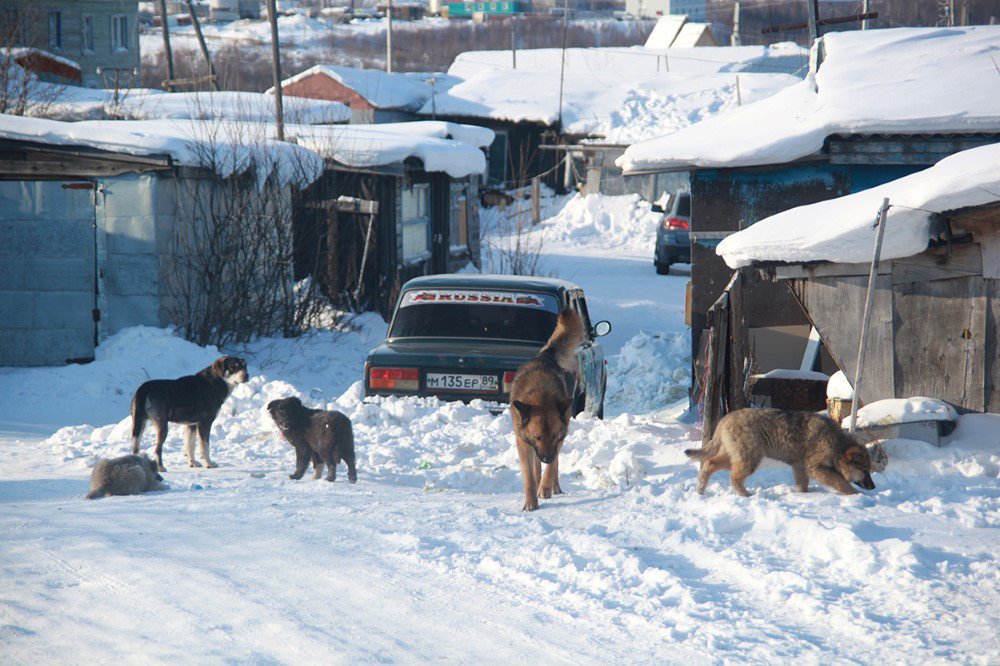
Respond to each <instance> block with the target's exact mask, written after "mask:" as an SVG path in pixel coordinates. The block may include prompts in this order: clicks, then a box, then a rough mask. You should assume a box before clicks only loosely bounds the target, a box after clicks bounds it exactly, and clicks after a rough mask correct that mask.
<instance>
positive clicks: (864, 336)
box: [851, 197, 889, 433]
mask: <svg viewBox="0 0 1000 666" xmlns="http://www.w3.org/2000/svg"><path fill="white" fill-rule="evenodd" d="M888 211H889V198H888V197H886V198H885V199H882V208H881V210H879V213H878V221H877V222H876V226H877V227H878V230H877V232H876V234H875V250H874V251H873V252H872V266H871V270H870V271H869V273H868V298H867V299H866V300H865V315H864V317H863V318H862V320H861V339H860V340H858V359H857V362H856V364H855V366H854V397H853V398H851V432H852V433H853V432H855V431H856V430H857V429H858V399H859V397H860V395H861V377H862V375H861V365H862V363H863V362H864V360H865V347H866V346H867V344H868V322H869V320H871V316H872V303H873V302H874V300H875V279H876V278H877V277H878V262H879V258H880V257H881V256H882V237H883V236H885V216H886V214H887V213H888Z"/></svg>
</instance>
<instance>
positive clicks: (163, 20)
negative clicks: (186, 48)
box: [160, 0, 174, 92]
mask: <svg viewBox="0 0 1000 666" xmlns="http://www.w3.org/2000/svg"><path fill="white" fill-rule="evenodd" d="M160 26H161V27H162V28H163V52H164V54H165V55H166V56H167V81H168V83H167V90H169V91H170V92H173V91H174V84H173V80H174V54H173V51H171V50H170V29H169V28H168V27H167V0H160Z"/></svg>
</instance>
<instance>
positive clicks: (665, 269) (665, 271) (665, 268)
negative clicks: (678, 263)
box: [656, 260, 670, 275]
mask: <svg viewBox="0 0 1000 666" xmlns="http://www.w3.org/2000/svg"><path fill="white" fill-rule="evenodd" d="M656 274H657V275H669V274H670V262H669V261H659V260H657V262H656Z"/></svg>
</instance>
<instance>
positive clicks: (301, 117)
mask: <svg viewBox="0 0 1000 666" xmlns="http://www.w3.org/2000/svg"><path fill="white" fill-rule="evenodd" d="M101 92H102V93H103V92H107V95H106V97H108V99H107V100H106V101H105V105H106V106H109V105H110V91H101ZM282 110H283V112H284V118H285V122H286V123H301V124H304V125H313V124H318V123H343V122H347V121H348V120H350V119H351V109H350V108H348V106H347V105H346V104H342V103H340V102H330V101H327V100H321V99H310V98H307V97H284V98H283V109H282ZM117 115H118V116H119V117H120V118H123V119H129V120H153V119H161V118H170V119H192V120H243V121H262V122H274V121H275V107H274V96H273V95H268V94H266V93H254V92H232V91H221V92H215V91H204V92H175V93H164V92H161V91H156V90H144V91H141V92H139V94H135V93H130V94H129V95H128V96H127V97H125V99H124V101H123V102H122V103H121V108H120V109H119V112H118V114H117Z"/></svg>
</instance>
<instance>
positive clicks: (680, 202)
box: [653, 192, 691, 275]
mask: <svg viewBox="0 0 1000 666" xmlns="http://www.w3.org/2000/svg"><path fill="white" fill-rule="evenodd" d="M653 210H657V211H659V212H662V213H663V220H662V221H661V222H660V224H659V225H658V226H657V227H656V250H655V251H654V253H653V264H654V265H655V266H656V272H657V274H658V275H666V274H667V273H669V272H670V264H673V263H676V262H684V263H691V238H690V236H689V235H688V232H689V231H690V229H691V193H690V192H676V193H674V194H671V195H670V197H669V198H668V199H667V201H666V202H665V203H664V204H662V206H661V205H660V204H653Z"/></svg>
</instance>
